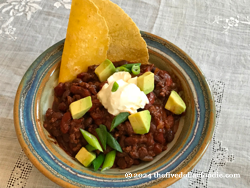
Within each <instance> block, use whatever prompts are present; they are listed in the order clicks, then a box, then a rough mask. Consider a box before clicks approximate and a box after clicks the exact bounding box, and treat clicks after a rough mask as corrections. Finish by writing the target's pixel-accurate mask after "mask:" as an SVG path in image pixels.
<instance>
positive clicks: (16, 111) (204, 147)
mask: <svg viewBox="0 0 250 188" xmlns="http://www.w3.org/2000/svg"><path fill="white" fill-rule="evenodd" d="M141 34H142V36H143V35H147V36H150V37H152V38H154V39H156V40H159V41H163V42H164V43H167V44H169V45H171V46H173V47H174V48H175V49H177V50H178V51H179V52H180V53H181V54H183V56H185V58H187V59H188V61H189V62H191V64H192V66H194V67H195V70H196V71H198V73H199V75H200V76H201V77H202V79H203V82H204V83H203V84H205V87H206V90H207V92H208V94H209V103H210V105H211V109H210V111H211V113H210V117H209V122H210V123H209V125H208V131H207V134H206V135H205V138H204V139H203V143H202V145H201V146H200V151H198V152H197V153H196V154H195V157H193V158H192V159H191V160H190V161H189V163H188V165H186V166H184V167H183V168H182V169H181V170H180V171H178V172H177V173H176V174H181V173H183V174H186V173H187V172H189V171H191V170H192V169H193V168H194V166H195V165H196V164H197V163H198V161H199V160H200V159H201V158H202V156H203V155H204V153H205V151H206V150H207V148H208V146H209V143H210V141H211V139H212V136H213V131H214V126H215V104H214V99H213V95H212V93H211V89H210V87H209V85H208V84H207V82H206V79H205V76H204V74H203V73H202V72H201V70H200V69H199V67H198V66H197V65H196V64H195V63H194V61H193V60H192V59H191V58H190V57H189V56H188V55H187V54H186V53H185V52H184V51H183V50H181V49H180V48H179V47H177V46H176V45H174V44H173V43H171V42H169V41H167V40H166V39H163V38H161V37H159V36H156V35H154V34H151V33H148V32H144V31H141ZM61 42H62V41H59V42H58V43H56V44H54V45H52V46H51V47H50V48H48V49H47V50H45V51H44V52H43V53H42V54H41V55H40V56H39V57H38V58H37V59H36V60H35V61H34V62H36V61H39V59H40V58H41V57H42V56H43V55H44V54H46V53H47V52H48V51H50V50H51V49H53V47H54V46H56V45H58V44H59V43H61ZM34 62H33V63H32V64H31V65H30V67H29V68H28V70H27V71H26V73H25V75H24V76H23V78H22V80H21V82H20V84H19V86H18V90H17V92H16V96H15V102H14V109H13V116H14V124H15V130H16V134H17V137H18V141H19V143H20V145H21V147H22V149H23V151H24V152H25V154H26V156H27V157H28V158H29V160H30V161H31V162H32V163H33V165H34V166H35V167H36V168H37V169H38V170H39V171H40V172H42V173H43V174H44V175H45V176H46V177H48V178H49V179H51V180H52V181H54V182H55V183H57V184H59V185H61V186H65V187H76V186H75V185H72V184H70V183H69V182H66V181H63V180H62V179H60V178H59V177H56V176H55V175H54V174H52V173H51V172H50V171H49V170H47V169H46V168H45V167H44V166H42V165H39V163H40V162H39V160H38V159H37V158H36V157H35V156H34V155H33V153H32V152H31V151H30V149H29V147H28V145H27V144H26V143H25V141H24V139H23V137H22V130H21V128H20V122H19V121H20V120H19V110H20V109H19V103H20V95H21V92H22V89H23V82H24V80H25V76H26V74H27V72H29V70H30V69H31V67H32V66H33V64H34ZM180 178H181V177H172V178H168V179H165V180H163V181H158V182H157V183H156V184H155V185H151V186H152V187H159V186H160V187H161V186H169V185H171V184H173V183H174V182H176V181H177V180H179V179H180Z"/></svg>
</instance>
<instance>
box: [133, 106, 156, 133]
mask: <svg viewBox="0 0 250 188" xmlns="http://www.w3.org/2000/svg"><path fill="white" fill-rule="evenodd" d="M128 119H129V121H130V123H131V125H132V127H133V130H134V132H135V133H136V134H146V133H148V131H149V129H150V122H151V115H150V112H149V111H148V110H143V111H140V112H137V113H135V114H131V115H130V116H128Z"/></svg>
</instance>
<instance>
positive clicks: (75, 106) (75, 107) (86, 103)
mask: <svg viewBox="0 0 250 188" xmlns="http://www.w3.org/2000/svg"><path fill="white" fill-rule="evenodd" d="M91 107H92V100H91V97H90V96H88V97H85V98H83V99H80V100H77V101H75V102H72V103H71V104H70V105H69V110H70V112H71V115H72V118H73V119H79V118H81V117H82V116H83V115H84V114H85V113H86V112H87V111H88V110H89V109H90V108H91Z"/></svg>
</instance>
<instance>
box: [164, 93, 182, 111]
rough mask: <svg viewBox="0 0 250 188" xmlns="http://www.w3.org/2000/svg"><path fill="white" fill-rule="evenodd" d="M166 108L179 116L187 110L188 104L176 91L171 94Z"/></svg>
mask: <svg viewBox="0 0 250 188" xmlns="http://www.w3.org/2000/svg"><path fill="white" fill-rule="evenodd" d="M165 108H166V109H167V110H169V111H171V112H173V113H174V114H177V115H179V114H181V113H182V112H184V111H185V110H186V104H185V102H184V101H183V100H182V98H181V97H180V95H178V93H176V91H174V90H173V91H171V93H170V96H169V98H168V100H167V103H166V105H165Z"/></svg>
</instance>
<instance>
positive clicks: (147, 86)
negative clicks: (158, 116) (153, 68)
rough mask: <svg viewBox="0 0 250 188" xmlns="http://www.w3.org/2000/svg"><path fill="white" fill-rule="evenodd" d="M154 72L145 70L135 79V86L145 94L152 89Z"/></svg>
mask: <svg viewBox="0 0 250 188" xmlns="http://www.w3.org/2000/svg"><path fill="white" fill-rule="evenodd" d="M154 85H155V84H154V73H152V72H145V73H144V74H143V75H141V76H139V77H138V79H137V86H138V87H139V88H140V89H141V91H143V92H144V93H145V94H149V93H150V92H152V91H153V90H154Z"/></svg>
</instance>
